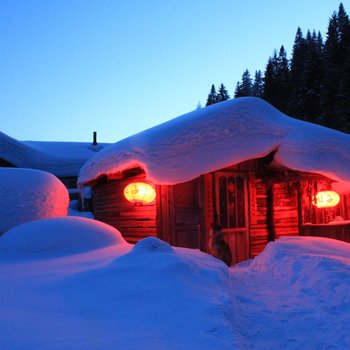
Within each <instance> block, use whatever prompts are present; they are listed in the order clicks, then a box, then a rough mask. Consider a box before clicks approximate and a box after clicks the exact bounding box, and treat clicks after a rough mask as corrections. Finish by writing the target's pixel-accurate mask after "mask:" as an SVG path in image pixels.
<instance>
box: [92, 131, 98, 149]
mask: <svg viewBox="0 0 350 350" xmlns="http://www.w3.org/2000/svg"><path fill="white" fill-rule="evenodd" d="M92 144H93V145H94V146H96V145H97V132H96V131H94V134H93V142H92Z"/></svg>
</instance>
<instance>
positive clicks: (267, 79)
mask: <svg viewBox="0 0 350 350" xmlns="http://www.w3.org/2000/svg"><path fill="white" fill-rule="evenodd" d="M277 93H278V82H277V53H276V50H275V51H274V54H273V56H272V57H269V59H268V61H267V65H266V69H265V74H264V93H263V97H264V99H265V100H266V101H267V102H269V103H271V104H273V105H277V104H278V101H277V99H276V96H277Z"/></svg>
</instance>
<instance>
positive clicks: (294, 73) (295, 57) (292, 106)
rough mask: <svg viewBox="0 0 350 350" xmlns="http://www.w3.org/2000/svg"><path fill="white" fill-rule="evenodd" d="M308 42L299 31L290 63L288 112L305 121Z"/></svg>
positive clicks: (299, 30) (298, 30)
mask: <svg viewBox="0 0 350 350" xmlns="http://www.w3.org/2000/svg"><path fill="white" fill-rule="evenodd" d="M305 54H306V40H305V39H304V38H303V33H302V31H301V29H300V28H298V29H297V32H296V35H295V39H294V45H293V52H292V59H291V63H290V96H289V101H288V106H287V112H288V114H290V115H291V116H293V117H296V118H300V119H303V116H304V113H303V102H304V101H303V100H304V96H305V93H306V91H305V86H304V85H303V75H304V67H305Z"/></svg>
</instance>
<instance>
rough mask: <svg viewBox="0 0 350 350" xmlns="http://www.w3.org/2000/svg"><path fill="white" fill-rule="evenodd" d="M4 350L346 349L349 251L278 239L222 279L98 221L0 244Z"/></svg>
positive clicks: (212, 269) (176, 252)
mask: <svg viewBox="0 0 350 350" xmlns="http://www.w3.org/2000/svg"><path fill="white" fill-rule="evenodd" d="M0 286H1V288H0V344H1V346H0V348H1V349H2V350H22V349H23V350H27V349H45V350H49V349H64V350H66V349H68V350H69V349H74V350H75V349H84V350H90V349H104V350H105V349H107V350H108V349H113V350H114V349H122V350H129V349H130V350H138V349H140V350H141V349H142V350H143V349H161V350H163V349H166V350H168V349H169V350H172V349H185V350H186V349H189V350H192V349H208V350H209V349H222V350H226V349H349V348H350V245H349V244H347V243H343V242H339V241H333V240H327V239H318V238H301V237H295V238H293V237H292V238H284V239H280V240H278V241H276V242H274V243H271V244H270V245H269V246H268V247H267V248H266V249H265V251H264V252H263V253H262V254H261V255H260V256H258V257H256V258H255V259H254V260H252V261H249V262H246V263H243V264H240V265H238V266H236V267H231V268H230V269H228V268H227V267H226V266H225V264H223V263H222V262H221V261H218V260H216V259H214V258H212V257H210V256H208V255H206V254H204V253H201V252H199V251H195V250H189V249H179V248H172V247H170V246H169V245H167V244H165V243H164V242H162V241H160V240H158V239H154V238H149V239H146V240H143V241H141V242H140V243H139V244H137V245H136V246H135V247H133V246H131V245H129V244H127V243H126V242H125V241H124V240H123V238H122V237H121V235H120V234H119V232H118V231H117V230H115V229H114V228H111V227H110V226H108V225H105V224H102V223H99V222H97V221H93V220H89V219H85V218H77V217H66V218H55V219H45V220H42V221H34V222H31V223H28V224H24V225H21V226H18V227H16V228H14V229H12V230H10V231H8V232H7V233H5V234H4V235H3V236H0Z"/></svg>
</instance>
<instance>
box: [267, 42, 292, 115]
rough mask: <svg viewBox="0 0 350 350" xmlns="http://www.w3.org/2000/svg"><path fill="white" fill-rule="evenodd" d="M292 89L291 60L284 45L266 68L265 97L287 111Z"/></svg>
mask: <svg viewBox="0 0 350 350" xmlns="http://www.w3.org/2000/svg"><path fill="white" fill-rule="evenodd" d="M289 91H290V71H289V61H288V59H287V54H286V51H285V49H284V47H283V45H282V46H281V48H280V51H279V54H278V56H277V52H276V50H275V51H274V54H273V57H270V58H269V60H268V62H267V65H266V70H265V78H264V95H263V96H264V98H265V100H266V101H268V102H270V103H271V104H272V105H274V106H275V107H276V108H278V109H279V110H281V111H282V112H287V105H288V99H289Z"/></svg>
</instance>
